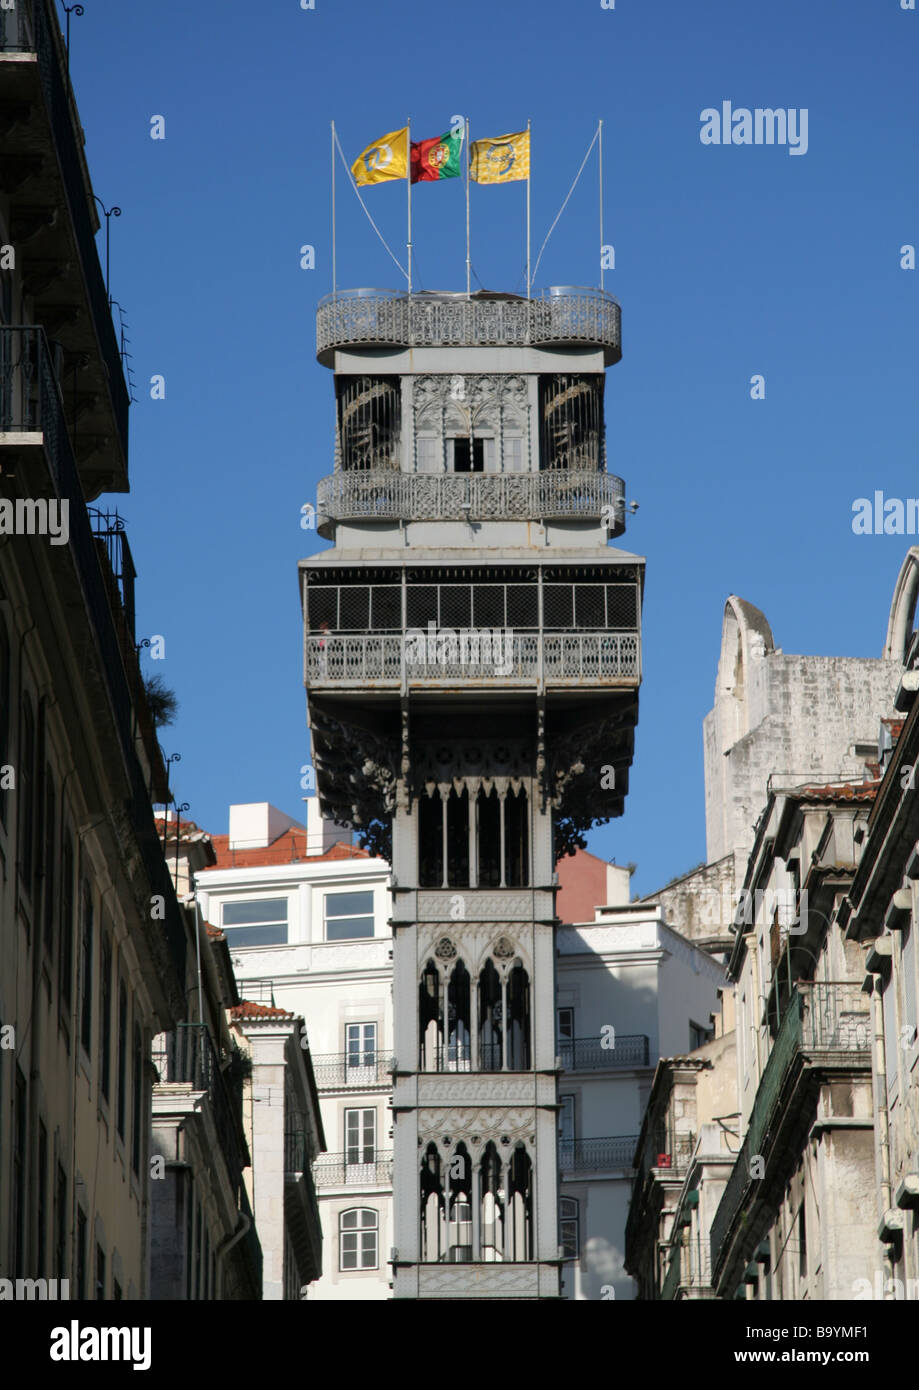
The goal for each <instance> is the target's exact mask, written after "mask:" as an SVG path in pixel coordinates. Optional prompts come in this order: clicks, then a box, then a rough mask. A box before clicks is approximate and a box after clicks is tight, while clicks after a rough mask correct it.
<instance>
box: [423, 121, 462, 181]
mask: <svg viewBox="0 0 919 1390" xmlns="http://www.w3.org/2000/svg"><path fill="white" fill-rule="evenodd" d="M462 148H463V135H462V132H460V133H459V134H458V135H452V134H451V133H450V132H449V131H448V132H447V134H446V135H438V136H436V137H435V138H434V139H433V140H419V141H418V142H417V144H416V143H415V141H414V140H413V141H412V183H430V182H432V181H433V180H434V179H458V178H459V176H460V151H461V150H462Z"/></svg>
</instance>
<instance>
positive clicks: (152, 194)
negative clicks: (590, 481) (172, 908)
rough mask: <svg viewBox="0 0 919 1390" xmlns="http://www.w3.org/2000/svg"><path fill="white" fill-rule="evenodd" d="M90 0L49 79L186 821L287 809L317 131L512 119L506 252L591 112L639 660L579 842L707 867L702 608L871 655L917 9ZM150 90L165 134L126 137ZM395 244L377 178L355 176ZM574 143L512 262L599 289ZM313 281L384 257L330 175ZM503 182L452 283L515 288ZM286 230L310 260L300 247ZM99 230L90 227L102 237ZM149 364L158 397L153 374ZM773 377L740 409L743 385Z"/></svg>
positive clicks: (426, 263) (894, 476) (894, 487)
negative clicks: (65, 138)
mask: <svg viewBox="0 0 919 1390" xmlns="http://www.w3.org/2000/svg"><path fill="white" fill-rule="evenodd" d="M315 3H316V8H315V9H314V10H312V11H310V10H302V9H301V8H300V3H299V0H260V3H252V0H219V2H218V0H194V3H193V4H191V5H189V4H187V3H180V0H158V3H157V4H155V5H154V4H148V5H138V4H125V3H124V0H86V5H85V11H86V12H85V14H84V16H83V17H82V18H76V17H74V18H73V19H72V60H71V61H72V73H73V78H74V86H75V90H76V94H77V100H78V103H79V107H80V112H81V116H82V120H83V124H84V128H85V131H86V144H87V156H88V159H89V164H90V170H91V174H92V177H93V181H94V187H95V191H96V192H97V193H98V194H99V196H100V197H101V198H102V199H103V201H104V202H105V203H106V204H107V205H110V204H111V203H117V204H118V205H120V206H121V208H122V209H123V215H122V217H121V218H120V219H118V220H114V219H113V222H112V293H113V295H114V297H115V298H116V299H117V300H119V301H120V302H121V303H122V304H123V305H124V307H125V309H126V312H127V318H128V322H129V325H130V328H129V336H130V338H131V340H132V342H131V346H132V351H133V353H134V359H133V365H134V372H135V377H136V380H137V394H138V400H137V403H136V404H135V405H134V406H133V407H132V445H131V448H132V454H131V478H132V491H131V495H130V496H129V497H122V498H118V499H111V500H112V501H115V502H117V505H118V507H119V509H120V510H121V511H122V513H123V514H124V515H125V516H126V517H127V519H128V522H129V529H130V539H131V544H132V548H133V551H134V557H135V563H136V565H137V568H138V571H139V582H138V636H139V637H140V636H145V635H152V634H154V633H156V634H162V635H163V636H164V637H165V639H166V659H165V661H163V662H161V663H157V664H155V665H153V664H151V669H154V670H157V671H158V672H160V673H161V674H162V675H163V676H164V677H165V678H166V680H167V681H168V683H169V684H170V685H172V686H173V687H174V688H175V690H176V691H177V693H178V696H179V700H180V706H181V708H180V714H179V718H178V721H177V723H176V724H175V725H174V726H173V728H172V729H171V730H165V731H164V738H163V744H164V749H165V751H166V752H167V753H170V752H176V751H178V752H181V755H182V761H181V763H180V764H179V766H178V767H177V768H176V769H175V772H174V785H175V789H176V791H177V793H178V795H179V797H180V799H182V800H186V801H188V802H189V805H190V810H189V815H190V816H192V817H194V819H195V820H196V821H197V822H198V823H199V824H201V825H203V826H204V827H206V828H207V829H210V830H212V831H214V832H219V831H223V830H225V828H226V820H227V807H228V806H229V804H230V803H231V802H234V801H237V802H241V801H259V800H270V801H273V802H274V803H275V804H277V805H278V806H280V807H282V808H284V809H285V810H287V811H289V812H290V813H291V814H297V815H299V814H301V813H302V809H303V808H302V804H301V801H300V798H301V796H302V792H301V790H300V785H299V770H300V767H301V765H302V764H303V763H305V762H306V761H307V757H308V743H307V729H306V717H305V699H304V694H303V688H302V664H301V649H302V647H301V632H300V611H299V599H298V590H297V560H298V559H299V558H300V557H301V556H302V555H304V554H308V553H311V551H313V550H315V549H318V548H320V547H322V546H324V544H325V543H324V542H321V541H319V540H318V538H317V537H316V536H315V533H310V532H304V531H303V530H301V529H300V526H299V520H300V508H301V506H302V504H303V503H305V502H308V501H311V500H314V497H315V488H316V483H317V481H318V480H319V478H321V477H323V476H324V475H326V474H328V473H330V472H331V471H332V441H333V418H332V379H331V374H330V373H329V372H328V371H327V370H326V369H325V368H322V367H319V366H318V365H317V363H316V361H315V357H314V312H315V305H316V301H317V299H318V298H319V297H320V296H321V295H322V294H324V293H326V292H327V291H328V290H329V289H330V288H331V236H330V199H329V121H330V120H331V119H333V118H334V119H335V121H336V124H337V128H338V131H339V136H340V139H341V142H342V145H343V147H344V149H345V152H346V154H347V155H348V157H349V158H354V157H355V156H356V155H357V153H358V152H359V151H360V150H361V149H362V148H363V147H364V145H366V144H367V143H369V142H370V141H371V140H373V139H375V138H376V137H378V136H379V135H381V134H383V133H384V132H386V131H388V130H392V129H394V128H396V127H398V126H401V125H402V124H404V122H405V118H406V116H411V120H412V133H413V137H415V138H422V137H425V136H431V135H437V134H439V133H440V132H441V131H442V130H444V129H446V128H447V125H448V123H449V121H450V118H451V116H452V115H454V114H456V113H462V114H464V115H466V116H468V117H469V119H470V122H471V128H472V137H473V138H476V137H477V136H486V135H499V134H503V133H504V132H505V131H509V130H515V129H520V128H521V127H522V126H523V125H524V124H525V122H526V120H527V119H528V118H529V119H531V120H532V130H533V135H532V141H533V143H532V150H533V154H532V217H533V243H534V259H535V248H536V247H538V245H539V244H540V242H541V241H542V239H543V236H544V235H545V232H546V230H547V229H548V226H549V224H550V223H551V221H552V219H553V218H554V216H555V214H556V212H557V210H558V207H559V205H560V203H561V201H562V199H563V197H564V195H565V193H566V191H567V189H568V186H569V184H570V182H571V180H572V178H573V177H574V174H575V171H576V170H577V167H578V165H579V163H580V161H581V158H582V156H583V153H584V151H585V149H586V147H587V145H588V143H589V141H590V138H591V135H592V133H593V130H594V129H595V126H596V123H597V120H598V119H601V118H602V120H603V122H604V174H605V199H604V201H605V240H606V241H607V242H609V243H611V244H613V245H614V246H615V254H616V269H615V270H614V271H612V272H607V276H606V285H607V288H608V289H610V290H612V292H613V293H614V294H616V295H617V296H618V297H619V299H620V301H621V303H622V306H623V359H622V361H621V362H620V363H619V364H618V365H617V366H616V367H614V368H612V369H611V370H610V372H609V374H608V382H607V443H608V457H609V468H610V471H611V472H614V473H618V474H620V475H621V476H623V477H624V478H625V479H626V484H627V489H628V491H627V495H628V497H629V498H635V499H637V500H638V502H639V503H640V510H639V511H638V513H637V515H636V516H635V517H634V518H633V519H631V520H630V522H629V529H628V531H627V533H626V535H625V537H624V538H623V539H622V540H621V541H620V542H619V544H620V545H623V546H625V547H626V548H628V549H631V550H633V551H635V552H637V553H639V554H642V555H644V556H646V557H647V562H648V569H647V585H646V595H645V610H644V685H643V688H642V694H641V713H640V722H639V727H638V730H637V733H636V757H635V762H634V766H633V771H632V779H631V791H630V794H629V798H628V802H627V807H626V814H625V816H624V818H623V819H621V820H618V821H615V822H613V823H612V824H611V825H609V826H607V827H605V828H602V829H600V830H598V831H596V832H595V833H594V835H593V836H592V839H591V848H593V849H594V850H595V851H596V852H598V853H602V854H606V855H607V856H608V857H611V858H612V857H615V858H616V859H617V860H618V861H619V862H620V863H621V862H625V861H629V860H632V861H636V862H637V864H638V872H637V875H636V878H635V879H634V881H633V887H634V888H635V889H637V890H639V891H642V892H648V891H651V890H653V889H654V888H655V887H657V886H659V885H660V884H661V883H662V882H664V881H665V880H667V879H669V878H670V877H672V876H674V875H675V874H678V873H680V872H682V871H684V870H685V869H687V868H689V867H690V866H692V865H693V864H695V863H698V862H699V861H700V860H702V859H703V858H704V856H705V830H704V812H703V796H702V743H701V724H702V719H703V717H704V715H705V713H706V712H707V711H708V709H709V708H710V707H711V703H712V694H713V688H714V679H715V667H716V662H717V655H718V647H719V641H720V631H721V615H722V610H723V604H724V599H725V597H726V596H727V594H729V593H732V592H733V593H738V594H740V595H741V596H743V597H744V598H747V599H749V600H750V601H751V602H752V603H755V604H756V605H757V606H758V607H760V608H762V609H763V611H764V612H765V613H766V615H767V617H768V618H769V620H770V622H771V623H772V626H773V630H774V633H775V637H776V642H777V644H778V645H780V646H781V647H782V648H783V649H784V650H785V651H788V652H811V653H825V654H839V655H858V656H876V655H879V654H880V649H881V644H882V642H883V638H884V632H885V626H886V619H887V610H888V606H889V602H890V596H891V592H892V589H893V584H894V581H895V578H896V574H897V571H898V569H899V565H900V562H901V559H902V556H903V554H904V552H905V548H906V546H907V545H908V544H909V538H908V537H903V536H883V535H881V536H873V535H872V536H855V535H853V532H852V526H851V521H852V504H853V501H854V499H855V498H857V497H861V496H865V495H869V496H870V495H872V494H873V492H874V490H875V489H883V491H884V493H885V495H887V496H891V497H901V498H903V497H907V496H911V495H912V496H915V495H917V494H919V486H917V483H919V479H917V476H916V469H915V435H916V386H915V373H916V324H917V315H916V296H917V293H919V289H917V272H915V271H913V272H910V271H905V270H902V269H901V268H900V247H901V245H903V244H906V243H913V244H917V243H919V194H917V191H916V190H917V184H916V169H917V140H919V135H917V130H919V128H917V123H916V120H915V70H916V50H917V45H919V13H916V12H910V11H903V10H901V9H900V0H836V3H834V4H833V5H832V6H827V5H820V4H816V3H810V4H803V5H802V4H801V0H770V3H769V4H768V5H759V6H750V5H739V4H737V0H708V2H707V3H702V4H697V5H687V4H686V3H685V0H655V3H651V2H650V0H617V3H616V8H615V9H614V10H604V9H602V8H601V6H600V3H599V0H574V3H568V4H565V5H556V4H551V3H548V0H534V3H531V4H525V3H522V0H510V2H509V3H503V4H501V5H500V6H499V5H495V4H493V3H489V4H486V3H483V2H482V0H467V2H466V3H464V4H463V5H458V6H452V7H437V8H436V9H435V8H433V7H431V6H430V5H425V4H422V3H418V2H416V0H409V3H401V4H389V5H379V4H376V5H372V4H370V3H367V0H350V2H349V3H344V2H343V0H315ZM723 101H731V102H732V104H733V106H734V107H735V108H736V107H751V108H752V107H756V106H765V107H774V108H775V107H784V108H795V109H796V110H800V109H801V108H807V110H808V149H807V153H806V154H804V155H798V156H795V155H792V154H790V152H789V150H788V148H787V147H780V146H773V147H768V146H744V145H741V146H726V147H722V146H714V147H709V146H705V145H703V144H702V143H701V142H700V138H699V134H700V129H701V122H700V114H701V112H702V111H703V109H705V108H708V107H716V108H717V107H720V106H721V103H722V102H723ZM154 115H162V116H164V117H165V122H166V138H165V140H161V141H153V140H151V139H150V137H149V130H150V121H151V118H152V117H153V116H154ZM366 197H367V201H368V205H369V206H370V208H371V211H372V212H373V214H374V217H375V218H376V219H377V221H378V223H379V225H380V226H381V228H382V230H383V231H384V233H385V235H386V236H387V237H388V238H389V240H390V241H391V243H392V245H393V247H394V250H395V251H396V254H397V255H400V256H401V255H404V239H405V227H404V208H405V185H404V184H402V183H400V184H390V185H384V186H380V187H376V188H371V189H368V190H367V193H366ZM597 204H598V197H597V180H596V164H595V162H594V160H593V159H592V160H591V162H590V163H589V164H588V167H587V169H586V170H585V173H584V175H583V177H582V180H581V183H580V184H579V186H578V188H577V190H576V192H575V194H574V196H573V197H572V199H571V202H570V203H569V205H568V208H567V210H566V212H565V215H564V217H563V218H562V220H561V222H560V223H559V225H558V227H557V229H556V231H555V233H554V235H553V237H552V240H551V241H550V243H549V246H548V248H547V250H546V252H545V255H544V257H543V262H542V265H541V266H540V270H539V275H538V278H537V281H536V287H537V289H538V288H540V287H543V286H547V285H552V284H595V283H597V281H598V270H599V265H598V261H599V255H598V228H597ZM338 209H339V216H338V233H339V234H338V281H339V286H352V285H377V286H396V287H397V286H398V284H399V280H398V272H397V271H396V268H395V266H393V265H392V263H391V261H389V259H388V257H387V256H386V253H385V251H384V250H383V248H382V247H381V246H380V244H379V242H378V241H377V240H376V238H375V236H374V234H373V232H372V230H371V229H370V227H369V225H368V223H367V222H366V220H365V218H364V215H363V213H362V212H361V211H360V208H359V207H358V206H357V203H356V201H355V199H354V195H353V193H351V191H350V190H349V189H348V188H347V187H346V186H345V185H344V182H343V179H342V178H339V201H338ZM523 228H524V186H523V185H522V184H517V185H509V186H506V187H503V188H473V190H472V260H473V266H474V269H475V272H476V276H477V278H478V281H479V282H480V283H481V284H483V285H485V286H487V287H488V288H492V289H510V290H514V289H519V288H520V287H521V285H522V273H523V265H524V237H523ZM414 242H415V247H416V261H415V277H416V285H420V286H423V287H425V288H429V289H430V288H447V289H460V288H463V286H464V273H465V272H464V213H463V193H462V183H461V180H454V181H451V182H448V183H444V184H443V185H439V186H438V185H428V186H422V187H416V190H415V196H414ZM303 244H310V245H313V246H315V248H316V269H315V270H312V271H303V270H301V269H300V266H299V248H300V247H301V245H303ZM99 245H100V253H101V250H102V246H103V237H102V235H101V234H100V237H99ZM157 373H161V374H162V375H163V376H164V377H165V380H166V397H165V400H160V401H154V400H152V399H151V398H150V378H151V377H152V376H153V375H154V374H157ZM755 373H761V374H762V375H763V376H764V377H765V389H766V395H765V399H764V400H760V401H753V400H751V398H750V378H751V377H752V376H753V375H754V374H755Z"/></svg>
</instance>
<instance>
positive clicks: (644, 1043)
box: [558, 1033, 650, 1071]
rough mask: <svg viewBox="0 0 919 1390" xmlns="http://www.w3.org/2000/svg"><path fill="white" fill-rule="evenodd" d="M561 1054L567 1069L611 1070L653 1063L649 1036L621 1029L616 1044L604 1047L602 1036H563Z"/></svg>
mask: <svg viewBox="0 0 919 1390" xmlns="http://www.w3.org/2000/svg"><path fill="white" fill-rule="evenodd" d="M558 1055H559V1059H560V1060H561V1064H562V1067H563V1069H564V1070H565V1071H611V1070H614V1069H618V1068H622V1067H647V1066H649V1065H650V1064H649V1062H648V1039H647V1038H646V1037H645V1035H644V1034H643V1033H629V1034H619V1033H617V1034H616V1038H615V1046H614V1047H604V1046H603V1044H602V1043H601V1041H600V1039H599V1038H561V1039H560V1040H559V1044H558Z"/></svg>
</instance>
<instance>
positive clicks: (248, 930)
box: [223, 898, 287, 950]
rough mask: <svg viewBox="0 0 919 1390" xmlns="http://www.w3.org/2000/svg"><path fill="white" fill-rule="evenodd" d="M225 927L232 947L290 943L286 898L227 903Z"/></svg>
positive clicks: (224, 912) (224, 910)
mask: <svg viewBox="0 0 919 1390" xmlns="http://www.w3.org/2000/svg"><path fill="white" fill-rule="evenodd" d="M223 926H224V930H225V931H226V933H227V937H228V941H229V945H230V949H231V950H233V949H234V948H235V947H236V946H283V945H285V944H286V942H287V899H286V898H253V899H252V900H251V901H249V902H245V903H224V905H223Z"/></svg>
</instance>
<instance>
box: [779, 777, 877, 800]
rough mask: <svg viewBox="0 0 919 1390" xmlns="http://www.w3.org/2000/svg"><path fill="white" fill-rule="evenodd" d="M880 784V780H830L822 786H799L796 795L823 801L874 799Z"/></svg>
mask: <svg viewBox="0 0 919 1390" xmlns="http://www.w3.org/2000/svg"><path fill="white" fill-rule="evenodd" d="M880 785H881V784H880V782H879V781H871V782H828V783H826V785H824V786H822V787H798V788H797V790H796V791H795V793H794V795H795V796H800V797H808V798H810V799H818V798H819V799H820V800H821V801H873V800H874V798H875V797H876V796H877V794H878V787H879V786H880Z"/></svg>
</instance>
